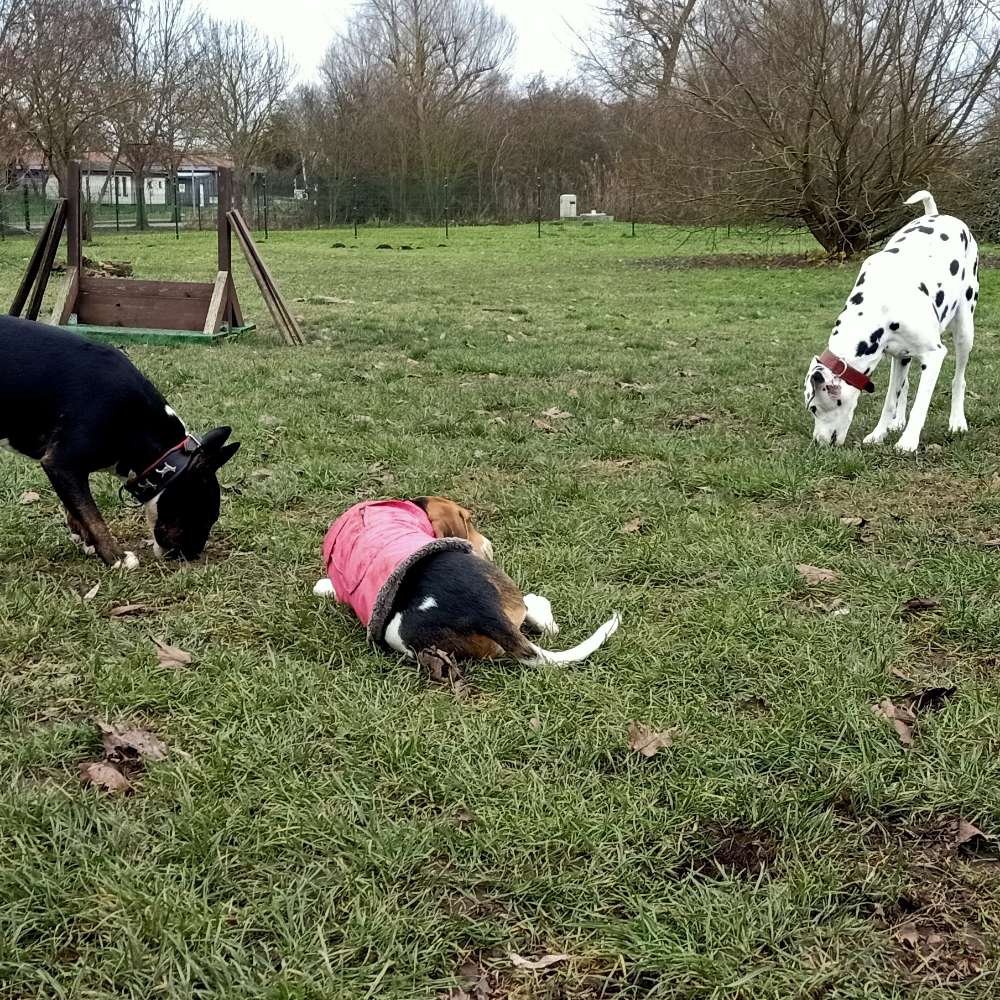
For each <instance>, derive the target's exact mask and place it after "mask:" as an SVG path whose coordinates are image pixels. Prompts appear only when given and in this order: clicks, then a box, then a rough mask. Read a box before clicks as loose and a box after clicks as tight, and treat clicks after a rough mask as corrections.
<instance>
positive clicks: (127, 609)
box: [108, 604, 149, 618]
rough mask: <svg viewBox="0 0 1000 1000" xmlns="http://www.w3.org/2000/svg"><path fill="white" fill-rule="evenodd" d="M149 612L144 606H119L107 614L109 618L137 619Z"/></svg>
mask: <svg viewBox="0 0 1000 1000" xmlns="http://www.w3.org/2000/svg"><path fill="white" fill-rule="evenodd" d="M148 610H149V608H148V607H146V605H145V604H119V605H118V606H117V607H114V608H112V609H111V610H110V611H109V612H108V617H109V618H137V617H138V616H139V615H144V614H145V613H146V612H147V611H148Z"/></svg>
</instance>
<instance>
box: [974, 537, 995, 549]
mask: <svg viewBox="0 0 1000 1000" xmlns="http://www.w3.org/2000/svg"><path fill="white" fill-rule="evenodd" d="M979 544H980V545H982V547H983V548H984V549H1000V538H987V539H986V540H985V541H982V542H980V543H979Z"/></svg>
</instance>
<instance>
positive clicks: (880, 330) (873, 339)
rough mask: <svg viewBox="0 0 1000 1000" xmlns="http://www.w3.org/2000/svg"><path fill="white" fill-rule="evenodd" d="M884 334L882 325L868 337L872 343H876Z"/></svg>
mask: <svg viewBox="0 0 1000 1000" xmlns="http://www.w3.org/2000/svg"><path fill="white" fill-rule="evenodd" d="M884 334H885V330H884V329H883V328H882V327H879V328H878V329H877V330H876V331H875V332H874V333H873V334H872V335H871V336H870V337H869V338H868V339H869V340H870V341H871V342H872V343H873V344H877V343H878V342H879V341H880V340H881V339H882V336H883V335H884Z"/></svg>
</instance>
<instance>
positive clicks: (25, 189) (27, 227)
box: [21, 184, 31, 233]
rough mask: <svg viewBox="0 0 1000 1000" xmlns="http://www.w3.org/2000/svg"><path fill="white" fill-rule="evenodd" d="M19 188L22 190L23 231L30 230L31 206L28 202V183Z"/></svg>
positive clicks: (27, 231)
mask: <svg viewBox="0 0 1000 1000" xmlns="http://www.w3.org/2000/svg"><path fill="white" fill-rule="evenodd" d="M21 190H22V191H23V192H24V231H25V232H26V233H30V232H31V207H30V205H29V202H28V185H27V184H25V185H24V187H23V188H21Z"/></svg>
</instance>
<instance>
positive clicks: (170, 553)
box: [146, 427, 240, 560]
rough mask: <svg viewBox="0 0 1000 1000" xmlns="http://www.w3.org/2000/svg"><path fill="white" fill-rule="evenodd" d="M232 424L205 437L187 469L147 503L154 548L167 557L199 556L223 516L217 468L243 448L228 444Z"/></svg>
mask: <svg viewBox="0 0 1000 1000" xmlns="http://www.w3.org/2000/svg"><path fill="white" fill-rule="evenodd" d="M231 433H232V428H230V427H216V428H215V430H211V431H209V432H208V433H207V434H205V436H204V437H203V438H202V439H201V448H200V449H199V451H198V453H197V454H196V455H195V456H194V458H193V459H192V460H191V462H190V464H189V465H188V466H187V468H185V469H184V471H183V472H182V473H181V474H180V475H179V476H177V477H176V478H175V479H172V480H171V481H170V482H169V483H168V484H167V485H166V487H165V488H164V489H163V491H162V492H161V493H160V495H159V496H158V497H157V498H156V499H155V500H152V501H150V502H149V503H148V504H147V505H146V516H147V518H148V520H149V524H150V527H151V528H152V530H153V542H154V546H153V548H154V551H155V552H156V554H157V555H158V556H164V557H166V558H167V559H189V560H190V559H197V558H198V557H199V556H200V555H201V553H202V551H203V550H204V548H205V543H206V542H207V541H208V534H209V532H210V531H211V530H212V525H214V524H215V522H216V521H217V520H218V519H219V501H220V498H221V495H222V491H221V490H220V489H219V480H218V479H217V478H216V475H215V474H216V472H218V470H219V469H221V468H222V466H224V465H225V464H226V462H228V461H229V460H230V459H231V458H232V457H233V455H235V454H236V452H237V451H238V450H239V447H240V445H239V442H238V441H237V442H234V443H233V444H228V445H227V444H226V443H225V442H226V438H228V437H229V435H230V434H231Z"/></svg>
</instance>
